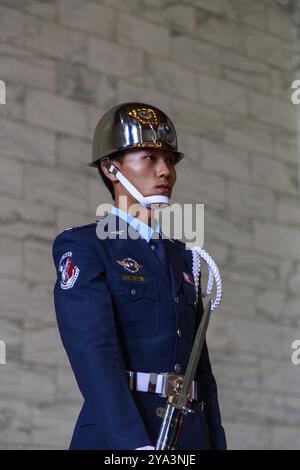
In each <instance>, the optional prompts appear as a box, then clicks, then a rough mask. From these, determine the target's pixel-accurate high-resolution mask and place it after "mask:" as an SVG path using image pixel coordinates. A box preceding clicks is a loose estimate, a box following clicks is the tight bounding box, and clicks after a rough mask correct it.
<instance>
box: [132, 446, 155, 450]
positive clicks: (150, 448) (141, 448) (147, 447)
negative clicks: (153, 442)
mask: <svg viewBox="0 0 300 470" xmlns="http://www.w3.org/2000/svg"><path fill="white" fill-rule="evenodd" d="M134 450H154V447H152V446H145V447H138V448H137V449H134Z"/></svg>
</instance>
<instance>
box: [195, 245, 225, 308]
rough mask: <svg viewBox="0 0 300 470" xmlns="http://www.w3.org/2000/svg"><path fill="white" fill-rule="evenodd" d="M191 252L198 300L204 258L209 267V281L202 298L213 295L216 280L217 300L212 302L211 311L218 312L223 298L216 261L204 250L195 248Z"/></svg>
mask: <svg viewBox="0 0 300 470" xmlns="http://www.w3.org/2000/svg"><path fill="white" fill-rule="evenodd" d="M191 251H192V255H193V275H194V280H195V289H196V297H197V299H198V291H199V278H200V270H201V258H203V259H204V261H205V262H206V264H207V265H208V281H207V286H206V290H205V292H204V293H203V294H202V297H207V296H209V295H210V294H211V292H212V289H213V284H214V280H215V282H216V298H215V299H214V301H213V302H212V305H211V310H212V311H213V310H216V308H217V307H218V306H219V305H220V302H221V298H222V279H221V275H220V271H219V268H218V266H217V265H216V263H215V261H214V260H213V259H212V257H211V256H210V255H209V254H208V253H207V251H205V250H204V249H203V248H200V247H199V246H195V247H193V248H192V249H191Z"/></svg>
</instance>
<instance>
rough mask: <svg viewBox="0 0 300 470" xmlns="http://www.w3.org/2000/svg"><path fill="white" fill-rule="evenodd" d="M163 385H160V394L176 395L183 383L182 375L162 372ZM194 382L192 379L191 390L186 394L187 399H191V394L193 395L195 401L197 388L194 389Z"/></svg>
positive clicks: (163, 395)
mask: <svg viewBox="0 0 300 470" xmlns="http://www.w3.org/2000/svg"><path fill="white" fill-rule="evenodd" d="M162 375H163V385H162V392H161V394H160V396H161V397H163V398H168V397H172V396H175V397H176V396H178V395H179V393H180V391H181V389H182V385H183V381H184V376H183V375H178V374H173V373H170V372H164V373H163V374H162ZM195 386H196V384H195V382H194V381H193V383H192V386H191V390H190V392H189V394H188V396H187V399H188V400H189V401H193V395H195V398H194V399H195V400H196V401H197V389H196V390H195V388H196V387H195Z"/></svg>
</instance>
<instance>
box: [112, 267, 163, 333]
mask: <svg viewBox="0 0 300 470" xmlns="http://www.w3.org/2000/svg"><path fill="white" fill-rule="evenodd" d="M109 289H110V292H111V296H112V300H113V303H114V305H115V307H116V320H117V324H118V326H119V327H120V329H121V331H122V333H123V334H124V336H127V337H130V336H153V335H155V334H156V333H157V331H158V328H159V310H158V301H159V293H158V287H157V284H156V281H155V280H154V279H153V278H151V277H147V278H144V280H143V281H134V280H127V279H123V278H122V275H118V276H115V277H113V278H111V280H110V284H109Z"/></svg>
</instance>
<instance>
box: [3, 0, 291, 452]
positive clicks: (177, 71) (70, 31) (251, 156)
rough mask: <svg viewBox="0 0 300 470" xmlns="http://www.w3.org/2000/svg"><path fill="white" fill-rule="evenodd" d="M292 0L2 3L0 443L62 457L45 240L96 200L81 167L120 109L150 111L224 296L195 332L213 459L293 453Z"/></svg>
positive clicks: (66, 435)
mask: <svg viewBox="0 0 300 470" xmlns="http://www.w3.org/2000/svg"><path fill="white" fill-rule="evenodd" d="M297 9H298V2H297V1H288V0H276V1H275V0H252V1H251V2H249V1H247V0H182V1H170V0H168V1H166V0H122V1H120V0H94V1H89V0H67V1H65V0H47V1H42V0H1V1H0V79H1V80H4V81H5V83H6V104H0V143H1V145H0V235H1V236H0V253H1V263H0V279H1V282H0V340H4V341H5V342H6V347H7V351H6V356H7V357H6V364H5V365H0V423H1V426H0V448H2V449H24V448H25V449H40V448H42V449H54V448H58V449H64V448H67V447H68V444H69V441H70V437H71V433H72V430H73V426H74V423H75V419H76V417H77V414H78V411H79V409H80V406H81V403H82V399H81V396H80V393H79V391H78V389H77V387H76V384H75V380H74V377H73V375H72V372H71V370H70V367H69V365H68V361H67V358H66V355H65V352H64V350H63V347H62V344H61V341H60V338H59V335H58V330H57V327H56V321H55V315H54V306H53V296H52V289H53V283H54V277H55V272H54V267H53V264H52V257H51V246H52V241H53V239H54V237H55V235H56V234H57V233H58V232H60V231H61V230H63V229H64V228H65V227H69V226H71V225H79V224H83V223H87V222H89V221H91V220H93V219H94V217H95V209H96V206H97V205H98V204H99V203H101V202H105V201H110V196H109V193H108V192H107V191H106V189H105V188H104V186H102V185H101V183H100V181H99V178H98V177H97V174H96V170H94V169H91V168H88V167H87V166H85V165H84V164H85V162H88V161H89V160H90V155H91V136H92V132H93V129H94V127H95V124H96V122H97V120H98V119H99V117H100V116H101V115H102V113H103V112H104V111H106V110H107V109H108V108H109V107H111V106H113V105H114V104H117V103H119V102H122V101H130V100H142V101H146V102H150V103H153V104H154V105H157V106H158V107H161V108H162V109H164V110H165V111H166V112H167V113H168V114H169V115H170V116H171V118H172V120H173V121H174V123H175V126H176V129H177V132H178V138H179V142H180V145H181V147H182V149H183V150H184V151H185V153H186V156H185V159H184V160H183V161H182V162H181V164H180V165H178V167H177V168H178V180H177V186H176V188H175V192H174V200H176V201H178V202H180V201H181V202H200V203H204V204H205V248H206V249H207V250H208V251H209V252H210V253H211V255H212V256H213V257H214V259H215V260H216V262H217V264H218V265H219V267H220V270H221V273H222V275H223V284H224V298H223V302H222V304H221V308H220V309H219V311H218V312H217V313H216V314H215V316H214V317H213V319H212V321H211V323H210V327H209V333H208V343H209V348H210V351H211V360H212V363H213V367H214V371H215V375H216V377H217V381H218V384H219V396H220V402H221V408H222V415H223V421H224V426H225V428H226V431H227V437H228V447H229V448H231V449H258V448H260V449H278V448H281V449H291V448H298V449H299V448H300V435H299V425H300V365H299V366H295V365H293V364H292V362H291V353H292V350H291V343H292V341H294V340H295V339H300V249H299V240H300V202H299V201H300V200H299V194H300V193H299V184H300V176H299V175H300V169H299V148H298V144H299V142H300V140H299V139H300V137H299V122H300V121H299V119H300V118H299V116H300V104H299V105H298V106H297V105H293V104H292V103H291V83H292V81H293V80H295V79H297V78H298V79H299V80H300V61H299V52H300V48H299V44H300V34H299V23H300V14H299V11H297Z"/></svg>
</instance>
